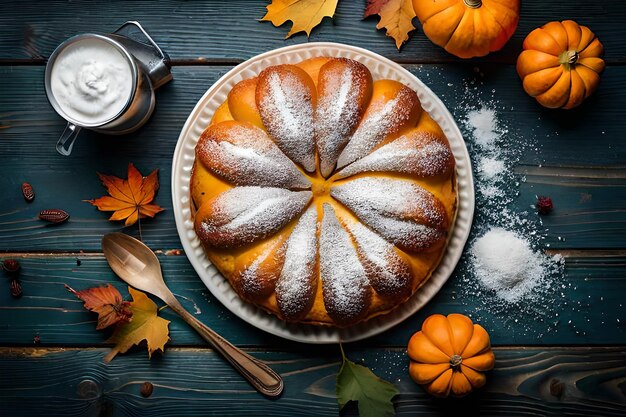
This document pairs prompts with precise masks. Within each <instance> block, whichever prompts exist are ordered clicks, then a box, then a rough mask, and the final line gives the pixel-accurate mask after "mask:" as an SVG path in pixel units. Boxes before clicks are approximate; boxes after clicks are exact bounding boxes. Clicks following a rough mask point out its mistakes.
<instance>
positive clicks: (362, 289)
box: [320, 204, 371, 324]
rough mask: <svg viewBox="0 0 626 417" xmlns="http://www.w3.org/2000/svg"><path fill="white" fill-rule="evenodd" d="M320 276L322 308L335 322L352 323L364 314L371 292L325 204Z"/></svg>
mask: <svg viewBox="0 0 626 417" xmlns="http://www.w3.org/2000/svg"><path fill="white" fill-rule="evenodd" d="M320 275H321V278H322V289H323V295H324V306H325V307H326V311H327V312H328V315H329V316H330V317H331V318H332V319H333V320H334V321H335V322H337V323H339V324H342V323H353V322H355V321H358V320H359V319H360V318H362V317H363V316H364V315H365V314H366V312H367V308H368V306H369V302H370V297H371V289H370V286H369V284H368V281H367V278H366V276H365V269H364V268H363V265H361V262H360V261H359V258H358V255H357V253H356V251H355V249H354V246H353V245H352V240H351V239H350V235H349V234H348V232H347V231H346V230H345V229H344V228H343V227H342V226H341V224H340V223H339V220H338V219H337V216H336V215H335V210H333V208H332V207H331V206H330V205H329V204H324V218H323V219H322V229H321V232H320Z"/></svg>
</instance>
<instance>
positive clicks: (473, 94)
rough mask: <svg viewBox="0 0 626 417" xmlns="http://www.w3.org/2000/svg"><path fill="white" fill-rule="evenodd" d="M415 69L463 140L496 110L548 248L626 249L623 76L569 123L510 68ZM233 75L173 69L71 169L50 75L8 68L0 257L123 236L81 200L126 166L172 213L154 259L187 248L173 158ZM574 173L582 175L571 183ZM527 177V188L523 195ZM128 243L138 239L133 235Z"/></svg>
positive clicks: (524, 199)
mask: <svg viewBox="0 0 626 417" xmlns="http://www.w3.org/2000/svg"><path fill="white" fill-rule="evenodd" d="M407 68H408V69H409V70H410V71H411V72H413V73H414V74H416V75H417V76H418V77H420V78H421V79H422V80H423V81H424V82H425V83H426V84H427V85H429V86H430V87H431V88H432V89H433V91H434V92H435V93H436V94H438V95H439V96H440V97H441V99H442V100H443V102H444V103H445V104H446V105H447V107H448V108H449V109H450V111H451V112H452V113H453V115H454V116H455V118H456V120H457V121H458V123H459V125H460V127H461V128H462V130H463V133H464V134H465V135H466V137H467V135H468V134H469V132H468V129H467V128H466V127H465V125H464V121H465V119H466V116H467V112H468V111H469V110H470V109H472V108H476V107H477V106H480V105H481V104H480V103H487V104H488V105H490V106H493V107H495V108H497V109H498V118H499V120H500V122H501V123H502V124H504V125H505V126H506V127H507V129H508V131H509V134H507V135H506V142H505V144H504V146H507V147H508V148H509V149H511V150H512V151H515V152H517V153H518V154H519V155H518V158H519V164H518V165H519V167H520V168H519V169H520V170H521V171H518V173H517V175H515V176H514V178H513V179H512V180H511V181H510V183H509V184H507V186H508V187H510V188H511V189H517V188H519V191H520V192H519V195H518V196H517V197H516V198H515V201H514V202H513V206H512V208H513V209H514V210H516V211H527V210H528V207H529V206H531V205H532V204H533V203H534V199H535V195H536V194H545V195H549V196H551V197H552V198H553V200H554V201H555V204H556V210H555V212H554V213H553V215H551V216H549V217H547V218H545V219H544V222H545V225H546V226H548V243H550V245H551V246H550V247H551V248H577V249H581V248H602V249H606V248H624V247H626V240H625V239H624V238H623V231H624V229H626V214H625V213H626V178H624V175H623V170H624V168H623V164H624V161H626V147H624V146H621V141H622V136H623V135H622V132H623V131H624V130H626V119H624V118H623V117H621V115H620V112H621V110H620V109H623V108H626V94H625V93H624V91H626V67H611V68H609V69H608V70H607V71H606V73H605V76H604V77H603V80H602V83H601V85H600V89H599V91H598V92H597V94H596V95H595V96H593V97H591V98H590V99H589V101H588V102H587V103H585V104H584V105H583V106H582V108H580V109H578V110H574V111H571V112H554V111H547V110H545V109H541V108H540V107H539V106H538V105H537V104H536V103H535V102H534V100H532V99H531V98H529V97H528V96H526V94H525V93H524V92H523V91H522V89H521V87H520V86H519V81H518V80H517V75H516V74H515V70H514V69H513V68H512V67H510V66H506V65H493V64H489V65H481V66H479V67H476V68H475V66H474V65H423V66H408V67H407ZM228 69H229V68H228V67H200V68H198V67H177V68H175V69H174V81H173V82H172V83H170V84H168V85H165V86H164V87H163V88H162V89H161V90H159V91H158V93H157V98H158V103H157V109H156V111H155V113H154V115H153V117H152V119H151V120H150V121H149V122H148V124H147V125H146V126H145V127H144V128H142V129H141V130H139V131H138V132H136V133H134V134H131V135H129V136H124V137H112V136H104V135H99V134H95V133H91V132H81V135H80V138H79V140H78V142H77V144H76V146H75V148H74V149H75V150H74V153H73V154H72V156H71V157H69V158H65V157H62V156H60V155H58V154H57V153H56V151H55V150H54V143H55V142H56V140H57V138H58V135H60V133H61V132H62V130H63V127H64V122H63V120H62V119H61V118H60V117H59V116H58V115H57V114H56V113H54V111H53V110H52V109H51V107H50V106H49V104H48V103H47V101H46V99H45V94H44V91H43V83H42V81H41V80H42V79H43V68H42V67H25V66H17V67H0V91H3V94H1V95H0V127H1V129H0V153H1V154H2V155H3V162H4V163H3V164H2V165H0V189H2V190H4V191H3V194H2V197H0V201H2V205H1V206H0V250H1V251H50V250H51V249H54V250H55V251H74V252H75V251H79V250H85V251H99V249H100V239H101V236H102V235H103V234H104V233H107V232H110V231H116V230H120V229H122V224H120V223H113V222H108V221H107V218H108V215H107V213H101V212H98V211H97V210H96V209H95V208H94V207H92V206H91V205H89V204H87V203H83V202H82V200H84V199H90V198H94V197H98V196H100V195H102V194H103V192H104V188H103V187H102V186H101V185H100V182H99V180H98V178H97V176H96V171H98V172H102V173H107V174H114V175H118V176H125V175H126V168H127V164H128V163H129V162H133V163H135V165H136V166H137V167H138V168H139V169H140V170H141V171H142V172H144V173H148V172H150V171H151V170H153V169H155V168H160V174H159V175H160V177H159V178H160V182H161V190H160V192H159V194H158V196H157V198H156V203H157V204H159V205H161V206H163V207H165V208H166V211H165V212H164V213H160V214H158V215H157V219H155V220H147V221H145V222H143V225H142V229H143V236H144V240H145V242H146V243H147V244H148V245H150V246H151V247H153V248H154V249H171V248H179V247H180V242H179V239H178V233H177V232H176V229H175V225H174V216H173V213H172V203H171V197H170V189H169V187H170V179H171V173H170V170H171V162H172V153H173V150H174V147H175V145H176V141H177V139H178V135H179V133H180V130H181V128H182V126H183V124H184V122H185V120H186V118H187V116H188V114H189V113H190V112H191V110H192V109H193V107H194V105H195V103H196V102H197V100H198V99H199V98H200V97H201V95H202V94H203V93H204V91H206V89H208V88H209V87H210V85H211V84H212V83H213V82H215V81H216V79H217V78H218V77H220V76H221V75H223V74H224V73H225V72H226V71H227V70H228ZM487 80H488V81H487ZM532 143H534V145H532V146H531V145H529V144H532ZM470 153H471V157H472V159H473V161H474V163H476V161H477V160H478V159H479V158H480V156H481V153H480V151H479V150H477V149H473V148H471V147H470ZM607 167H608V169H605V168H607ZM572 170H577V171H575V172H576V176H574V177H572V172H574V171H572ZM609 172H613V173H616V172H617V173H618V175H608V174H607V173H609ZM620 172H621V174H619V173H620ZM559 173H560V174H559ZM524 176H525V179H526V182H525V183H522V184H521V185H520V186H518V185H516V182H521V181H522V179H523V177H524ZM23 181H28V182H30V183H31V184H32V185H33V186H34V188H35V192H36V194H37V197H36V198H35V201H34V202H33V203H32V204H27V203H26V202H25V201H24V200H23V198H22V196H21V193H20V188H19V187H20V185H21V183H22V182H23ZM45 208H60V209H64V210H66V211H68V212H69V213H70V215H71V219H70V221H69V222H68V223H66V224H62V225H57V226H48V225H45V224H43V223H42V222H41V221H39V220H38V219H37V213H38V212H39V210H41V209H45ZM530 217H531V218H532V220H533V221H538V219H537V218H536V216H534V217H533V216H530ZM482 226H484V225H481V224H476V227H477V228H480V227H482ZM475 230H478V229H476V228H475ZM126 231H127V232H129V233H131V234H137V229H136V226H134V227H131V228H130V229H128V230H126ZM558 237H565V239H566V240H565V241H563V240H559V239H558Z"/></svg>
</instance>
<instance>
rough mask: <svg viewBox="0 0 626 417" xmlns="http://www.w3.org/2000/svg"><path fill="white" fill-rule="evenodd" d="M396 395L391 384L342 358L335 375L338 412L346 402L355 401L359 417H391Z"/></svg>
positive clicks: (396, 392) (395, 390) (393, 412)
mask: <svg viewBox="0 0 626 417" xmlns="http://www.w3.org/2000/svg"><path fill="white" fill-rule="evenodd" d="M342 355H343V349H342ZM396 395H398V390H397V388H396V387H395V386H394V385H393V384H392V383H390V382H387V381H385V380H383V379H381V378H379V377H377V376H376V375H375V374H374V373H373V372H372V371H371V370H370V369H369V368H366V367H365V366H362V365H358V364H356V363H354V362H351V361H349V360H348V359H347V358H346V357H345V355H344V356H343V364H342V365H341V369H340V370H339V373H338V374H337V402H338V403H339V409H340V410H341V409H343V407H344V406H345V405H346V404H347V403H348V402H350V401H357V402H358V406H359V416H360V417H393V416H394V415H395V414H396V413H395V410H394V408H393V402H391V400H392V399H393V397H395V396H396Z"/></svg>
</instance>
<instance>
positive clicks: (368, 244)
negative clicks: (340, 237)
mask: <svg viewBox="0 0 626 417" xmlns="http://www.w3.org/2000/svg"><path fill="white" fill-rule="evenodd" d="M347 227H348V230H349V231H350V234H352V237H353V238H354V240H355V241H356V243H357V252H358V254H359V258H360V259H361V261H362V262H363V266H364V267H365V271H366V273H367V277H368V279H369V282H370V284H371V285H372V287H373V288H374V290H375V291H376V292H377V293H378V294H379V295H381V296H383V297H385V296H396V297H404V296H409V295H410V294H411V290H412V282H411V281H412V280H411V267H410V266H409V265H408V264H407V262H406V261H404V260H403V259H402V258H400V256H399V255H398V254H397V253H396V252H395V250H394V247H393V245H392V244H391V243H389V242H387V241H386V240H385V239H383V238H382V237H380V236H379V235H378V234H377V233H375V232H373V231H371V230H370V229H369V228H368V227H366V226H364V225H363V224H362V223H358V222H354V223H350V224H349V225H348V226H347Z"/></svg>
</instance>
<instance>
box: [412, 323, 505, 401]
mask: <svg viewBox="0 0 626 417" xmlns="http://www.w3.org/2000/svg"><path fill="white" fill-rule="evenodd" d="M407 353H408V355H409V358H410V359H411V363H410V365H409V374H410V375H411V378H412V379H413V381H415V382H417V383H418V384H421V385H424V386H425V388H426V391H428V392H429V393H430V394H432V395H434V396H437V397H447V396H448V395H449V394H450V393H451V392H452V394H454V395H455V396H458V397H461V396H463V395H466V394H468V393H470V392H471V391H472V390H473V389H474V388H480V387H482V386H483V385H485V382H486V380H487V379H486V377H485V374H484V373H483V372H485V371H488V370H490V369H493V364H494V361H495V357H494V355H493V352H492V351H491V344H490V342H489V335H488V334H487V331H486V330H485V329H484V328H482V326H480V325H478V324H473V323H472V321H471V320H470V319H469V318H468V317H466V316H464V315H462V314H450V315H449V316H448V317H446V316H442V315H441V314H434V315H432V316H430V317H428V318H427V319H426V320H425V321H424V324H423V325H422V330H421V331H419V332H417V333H415V334H414V335H413V336H412V337H411V340H409V346H408V352H407Z"/></svg>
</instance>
